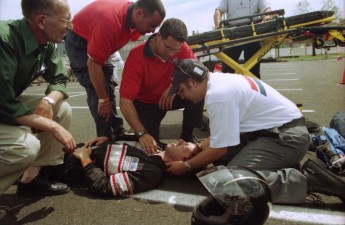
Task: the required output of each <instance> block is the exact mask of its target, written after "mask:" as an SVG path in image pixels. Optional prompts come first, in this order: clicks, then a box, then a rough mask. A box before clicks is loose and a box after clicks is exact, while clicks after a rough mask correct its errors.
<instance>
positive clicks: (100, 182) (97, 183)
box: [83, 163, 114, 196]
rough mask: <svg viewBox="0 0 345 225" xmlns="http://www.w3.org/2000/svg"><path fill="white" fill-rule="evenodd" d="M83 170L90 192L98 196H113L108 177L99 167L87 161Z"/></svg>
mask: <svg viewBox="0 0 345 225" xmlns="http://www.w3.org/2000/svg"><path fill="white" fill-rule="evenodd" d="M83 170H84V175H85V178H86V181H87V184H88V187H89V191H90V192H92V193H93V194H95V195H98V196H114V193H113V191H112V187H111V182H110V179H109V177H107V176H106V174H105V173H104V172H103V171H102V170H101V169H100V168H97V167H96V166H95V164H94V163H89V164H87V165H86V166H85V167H84V168H83Z"/></svg>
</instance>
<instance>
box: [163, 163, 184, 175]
mask: <svg viewBox="0 0 345 225" xmlns="http://www.w3.org/2000/svg"><path fill="white" fill-rule="evenodd" d="M165 165H166V166H167V167H168V168H167V172H168V173H169V174H170V175H174V176H178V175H182V174H185V173H187V172H188V169H187V168H186V166H185V165H184V162H182V161H173V162H168V163H166V164H165Z"/></svg>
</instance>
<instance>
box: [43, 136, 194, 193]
mask: <svg viewBox="0 0 345 225" xmlns="http://www.w3.org/2000/svg"><path fill="white" fill-rule="evenodd" d="M80 145H83V146H81V147H79V148H77V149H75V151H74V152H73V153H66V154H65V159H64V163H63V165H62V166H60V167H57V168H56V167H55V168H52V167H51V168H44V169H43V170H44V172H45V175H47V176H49V177H50V178H51V179H58V180H64V181H65V182H66V183H69V184H70V185H73V184H81V183H83V184H85V185H86V186H87V187H88V189H89V191H90V192H91V193H93V194H95V195H97V196H116V197H118V196H123V195H131V194H135V193H139V192H143V191H147V190H150V189H153V188H155V187H157V186H158V185H159V184H160V183H161V181H162V180H163V178H164V177H165V176H166V166H165V163H167V162H172V161H187V160H188V159H191V158H192V157H193V156H195V152H196V151H198V150H197V149H198V147H197V145H196V144H194V143H191V142H185V141H184V140H182V139H180V140H178V141H177V142H176V143H172V144H168V145H167V148H166V150H165V151H158V152H157V153H156V154H154V155H147V154H146V153H145V152H144V150H143V148H142V147H141V146H140V144H139V143H138V142H135V141H132V142H122V141H117V142H113V143H111V142H109V140H108V138H107V137H96V138H94V139H92V140H90V141H88V142H87V143H85V144H79V146H80Z"/></svg>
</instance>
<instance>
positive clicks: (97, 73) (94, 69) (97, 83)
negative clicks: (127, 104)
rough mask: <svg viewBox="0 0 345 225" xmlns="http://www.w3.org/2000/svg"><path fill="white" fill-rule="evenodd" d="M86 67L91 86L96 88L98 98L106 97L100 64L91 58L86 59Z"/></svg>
mask: <svg viewBox="0 0 345 225" xmlns="http://www.w3.org/2000/svg"><path fill="white" fill-rule="evenodd" d="M87 67H88V69H89V75H90V79H91V82H92V84H93V87H94V88H95V90H96V93H97V96H98V98H99V99H105V98H108V94H107V89H106V87H105V78H104V74H103V71H102V66H101V65H100V64H98V63H97V62H95V61H94V60H92V59H90V58H89V59H88V61H87Z"/></svg>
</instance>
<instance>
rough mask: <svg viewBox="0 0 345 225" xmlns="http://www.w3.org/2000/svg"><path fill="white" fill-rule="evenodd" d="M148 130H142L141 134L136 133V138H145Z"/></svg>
mask: <svg viewBox="0 0 345 225" xmlns="http://www.w3.org/2000/svg"><path fill="white" fill-rule="evenodd" d="M147 133H148V132H147V130H141V131H139V132H135V136H137V138H141V137H142V136H144V134H147Z"/></svg>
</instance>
